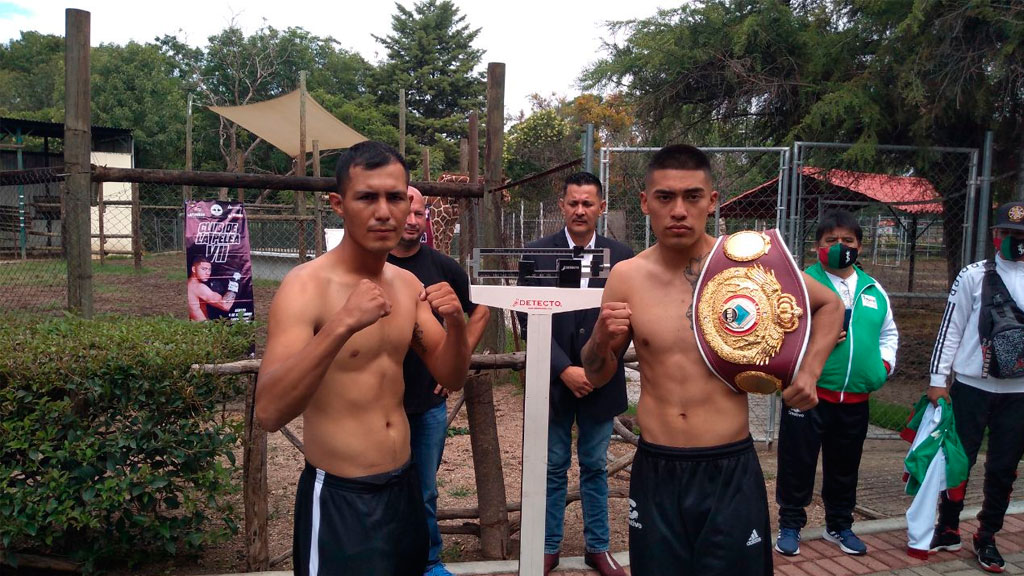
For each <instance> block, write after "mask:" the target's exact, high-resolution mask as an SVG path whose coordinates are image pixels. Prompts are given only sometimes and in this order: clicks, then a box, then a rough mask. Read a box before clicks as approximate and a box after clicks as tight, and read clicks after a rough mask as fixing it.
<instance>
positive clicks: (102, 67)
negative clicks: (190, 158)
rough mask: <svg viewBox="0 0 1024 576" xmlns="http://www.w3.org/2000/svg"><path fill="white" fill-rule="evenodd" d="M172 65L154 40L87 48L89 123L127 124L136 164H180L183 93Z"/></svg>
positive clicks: (164, 166) (183, 125)
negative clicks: (89, 50)
mask: <svg viewBox="0 0 1024 576" xmlns="http://www.w3.org/2000/svg"><path fill="white" fill-rule="evenodd" d="M173 69H174V63H173V62H172V61H171V60H170V59H169V58H168V57H167V55H165V54H163V53H162V52H161V51H160V47H159V46H157V45H156V44H145V45H143V44H137V43H135V42H130V43H128V44H127V45H125V46H118V45H114V44H104V45H101V46H99V47H98V48H94V49H93V54H92V74H91V75H92V104H93V123H94V124H98V125H103V126H116V127H120V128H129V129H131V131H132V137H133V139H134V141H135V154H136V166H138V167H140V168H164V169H172V168H173V169H181V168H183V167H184V149H185V93H184V90H183V85H182V82H181V79H180V78H177V77H175V76H174V75H173V74H172V72H173Z"/></svg>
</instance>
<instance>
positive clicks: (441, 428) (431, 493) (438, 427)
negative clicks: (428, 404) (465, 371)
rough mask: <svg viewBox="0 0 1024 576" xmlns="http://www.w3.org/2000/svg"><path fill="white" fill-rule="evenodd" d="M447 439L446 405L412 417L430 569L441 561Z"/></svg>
mask: <svg viewBox="0 0 1024 576" xmlns="http://www.w3.org/2000/svg"><path fill="white" fill-rule="evenodd" d="M447 436H448V410H447V406H446V404H445V403H444V402H442V403H440V404H438V405H437V406H434V407H433V408H431V409H430V410H427V411H426V412H423V413H422V414H409V439H410V441H411V443H412V460H413V462H415V463H416V473H417V474H418V475H419V478H420V488H421V489H422V491H423V503H424V504H425V505H426V508H427V532H428V533H429V534H430V553H429V555H428V556H427V569H430V567H431V566H433V565H434V564H437V563H438V562H440V561H441V530H440V529H439V528H438V527H437V469H438V467H440V466H441V455H442V454H444V441H445V438H447Z"/></svg>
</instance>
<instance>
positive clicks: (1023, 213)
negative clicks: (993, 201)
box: [992, 202, 1024, 230]
mask: <svg viewBox="0 0 1024 576" xmlns="http://www.w3.org/2000/svg"><path fill="white" fill-rule="evenodd" d="M992 227H993V228H1003V229H1005V230H1024V202H1006V203H1004V204H1003V205H1002V206H1000V207H999V208H998V209H997V210H996V222H995V224H993V225H992Z"/></svg>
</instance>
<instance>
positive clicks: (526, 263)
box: [469, 247, 610, 576]
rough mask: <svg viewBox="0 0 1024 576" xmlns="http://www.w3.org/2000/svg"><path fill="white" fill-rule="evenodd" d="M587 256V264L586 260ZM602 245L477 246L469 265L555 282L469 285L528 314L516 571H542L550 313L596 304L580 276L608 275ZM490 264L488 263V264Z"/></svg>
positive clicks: (492, 301)
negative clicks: (549, 262) (545, 266)
mask: <svg viewBox="0 0 1024 576" xmlns="http://www.w3.org/2000/svg"><path fill="white" fill-rule="evenodd" d="M524 256H553V257H554V258H555V261H556V263H557V265H556V268H555V269H552V270H539V269H537V268H536V266H535V262H533V261H532V260H531V259H524ZM513 258H515V259H517V260H516V262H517V263H516V265H517V269H516V270H507V269H504V268H501V267H500V266H499V267H495V268H486V267H485V262H484V260H485V259H488V260H491V259H498V262H499V264H501V263H507V262H508V261H509V260H511V259H513ZM585 260H589V261H590V262H589V263H585ZM608 262H610V254H609V250H608V249H607V248H600V249H583V248H580V247H577V248H522V249H515V248H476V249H474V250H473V259H472V260H471V261H470V267H471V269H472V270H473V279H474V281H476V280H487V279H497V280H501V281H505V280H509V279H513V278H514V279H517V280H518V281H519V282H522V281H523V280H530V279H545V280H546V282H547V283H550V282H551V279H555V281H554V283H555V284H556V286H532V285H523V284H518V285H514V286H508V285H504V286H503V285H490V284H475V283H474V284H472V285H471V286H470V288H469V291H470V299H471V300H472V301H473V302H475V303H476V304H483V305H485V306H490V307H493V308H501V309H504V310H511V311H513V312H521V313H525V314H527V316H528V317H529V322H528V323H527V338H526V398H525V401H524V404H525V405H524V416H523V479H522V518H521V519H522V524H521V528H520V530H519V539H520V540H519V542H520V552H519V574H520V576H526V575H529V576H534V575H538V574H543V573H544V516H545V506H546V503H547V499H546V489H547V467H548V398H549V395H550V377H551V316H552V314H557V313H560V312H571V311H573V310H586V309H588V308H599V307H600V306H601V297H602V295H603V294H604V290H603V289H602V288H580V287H579V286H580V280H581V279H582V278H607V277H608V271H609V269H610V265H609V264H608ZM492 265H493V264H492Z"/></svg>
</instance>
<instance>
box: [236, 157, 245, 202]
mask: <svg viewBox="0 0 1024 576" xmlns="http://www.w3.org/2000/svg"><path fill="white" fill-rule="evenodd" d="M235 172H237V173H239V174H245V152H242V150H241V149H239V150H238V161H237V162H236V163H235ZM237 190H238V203H239V204H245V187H244V186H239V187H238V188H237Z"/></svg>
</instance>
